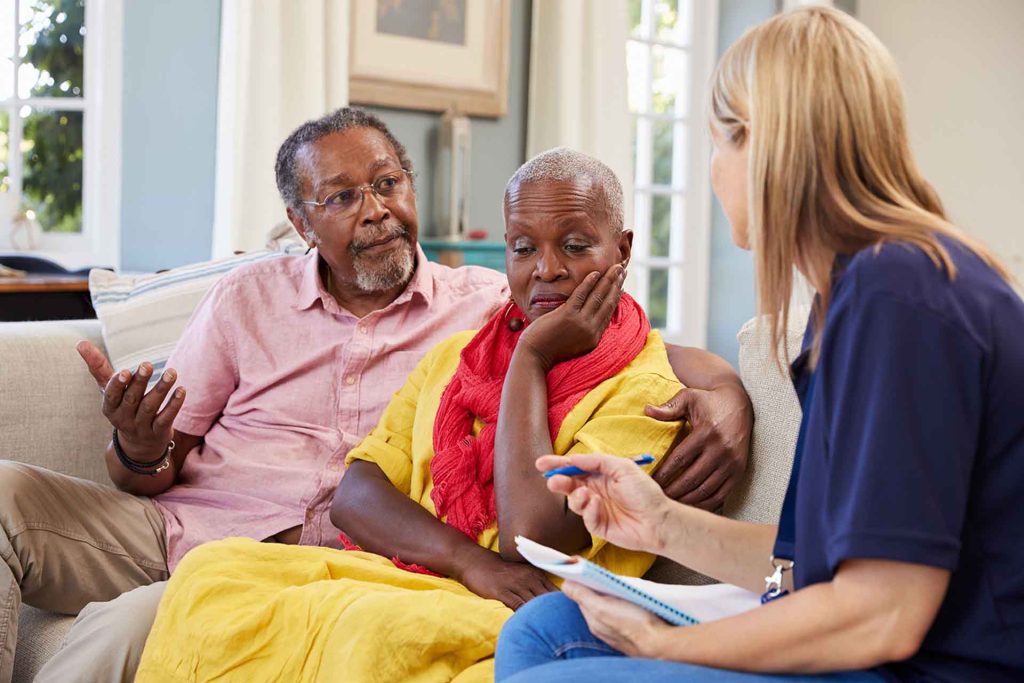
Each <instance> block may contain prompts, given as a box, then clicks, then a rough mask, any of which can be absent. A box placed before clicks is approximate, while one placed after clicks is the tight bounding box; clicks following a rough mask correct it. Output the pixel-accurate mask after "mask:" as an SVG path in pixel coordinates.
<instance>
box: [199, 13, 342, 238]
mask: <svg viewBox="0 0 1024 683" xmlns="http://www.w3.org/2000/svg"><path fill="white" fill-rule="evenodd" d="M348 26H349V0H301V1H296V0H222V5H221V49H220V74H219V85H218V91H219V93H218V99H217V180H216V195H215V208H214V228H213V256H214V257H219V256H224V255H227V254H230V253H232V252H233V251H236V250H242V251H249V250H253V249H259V248H261V247H262V246H263V245H264V243H265V241H266V235H267V233H268V231H269V230H270V229H271V227H273V226H274V224H275V223H278V222H280V221H281V220H282V219H284V218H285V213H284V206H283V205H282V203H281V200H280V198H279V196H278V194H277V186H276V184H275V182H274V160H275V157H276V154H277V148H278V146H279V145H280V144H281V142H283V141H284V138H285V137H286V136H287V135H288V133H290V132H291V131H292V130H293V129H294V128H295V127H296V126H298V125H299V124H300V123H302V122H303V121H305V120H307V119H309V118H313V117H316V116H319V115H321V114H323V113H325V112H327V111H329V110H331V109H335V108H337V107H341V106H344V105H345V104H347V103H348Z"/></svg>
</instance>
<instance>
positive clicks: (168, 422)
mask: <svg viewBox="0 0 1024 683" xmlns="http://www.w3.org/2000/svg"><path fill="white" fill-rule="evenodd" d="M183 405H185V387H178V388H177V389H175V390H174V393H173V394H171V400H170V401H168V402H167V405H165V406H164V408H163V410H161V411H160V412H159V413H157V416H156V417H155V418H153V433H154V434H161V433H165V432H169V431H170V430H171V428H172V426H173V425H174V418H176V417H178V412H179V411H180V410H181V407H182V406H183Z"/></svg>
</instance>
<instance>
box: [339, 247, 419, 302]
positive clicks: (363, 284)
mask: <svg viewBox="0 0 1024 683" xmlns="http://www.w3.org/2000/svg"><path fill="white" fill-rule="evenodd" d="M402 246H403V248H402V249H394V250H392V251H389V252H387V253H385V254H382V255H381V256H370V255H367V254H363V253H361V254H357V255H355V257H354V258H353V259H352V267H353V269H354V270H355V274H356V281H355V285H356V287H358V288H359V289H360V290H362V291H364V292H383V291H385V290H388V289H393V288H395V287H398V286H399V285H404V284H405V283H407V282H408V281H409V278H411V277H412V271H413V268H414V267H415V265H416V262H415V259H414V258H413V249H412V245H410V244H409V243H408V242H405V243H404V244H403V245H402Z"/></svg>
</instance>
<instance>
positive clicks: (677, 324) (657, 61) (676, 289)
mask: <svg viewBox="0 0 1024 683" xmlns="http://www.w3.org/2000/svg"><path fill="white" fill-rule="evenodd" d="M717 4H718V3H713V2H697V1H696V0H629V21H630V27H629V29H630V33H629V40H628V41H627V44H626V59H627V74H628V88H629V108H630V111H631V113H632V115H633V126H634V127H633V161H634V169H635V175H634V195H633V210H634V215H633V229H634V233H635V235H634V243H633V259H632V261H631V265H630V270H631V271H633V278H634V280H633V283H634V284H633V287H632V293H633V295H634V297H635V298H636V299H637V300H638V301H639V302H640V303H641V304H642V305H643V306H644V308H645V309H646V310H647V312H648V315H649V316H650V318H651V324H652V325H653V326H654V327H657V328H660V329H662V330H664V332H665V336H666V337H667V338H668V339H670V340H672V341H676V342H681V343H685V344H692V345H696V346H704V344H705V342H706V329H707V277H708V276H707V273H708V250H709V243H710V240H709V232H710V223H711V219H710V187H709V182H708V154H709V150H708V144H709V143H708V139H707V133H706V130H707V126H706V124H705V121H704V118H705V113H704V98H705V96H706V82H707V79H708V75H709V74H710V72H711V66H712V64H713V59H714V45H715V40H714V36H715V34H716V31H717V28H716V20H717V16H715V14H714V13H715V11H716V10H715V8H716V6H717Z"/></svg>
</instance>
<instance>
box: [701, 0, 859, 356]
mask: <svg viewBox="0 0 1024 683" xmlns="http://www.w3.org/2000/svg"><path fill="white" fill-rule="evenodd" d="M835 5H836V7H838V8H839V9H841V10H843V11H844V12H848V13H850V14H853V15H856V13H857V0H835ZM781 9H782V2H781V0H720V4H719V6H718V17H719V19H718V20H719V23H718V54H719V56H721V55H722V53H723V52H725V51H726V49H728V47H729V46H730V45H732V44H733V43H734V42H735V41H736V39H737V38H739V37H740V35H742V34H743V32H744V31H746V30H747V29H748V28H751V27H752V26H755V25H756V24H759V23H760V22H762V21H764V20H765V19H768V18H769V17H771V16H772V15H773V14H775V13H776V12H777V11H779V10H781ZM708 296H709V299H710V300H709V302H708V349H709V350H710V351H712V352H714V353H717V354H718V355H719V356H722V357H723V358H725V359H726V360H728V361H729V362H730V363H732V364H733V365H734V366H736V365H738V360H737V358H738V354H739V343H738V342H737V341H736V333H737V332H739V329H740V326H741V325H743V323H745V322H746V321H747V320H749V319H750V318H751V317H753V315H754V313H755V311H756V310H757V300H756V293H755V290H754V261H753V258H752V256H751V254H750V252H748V251H744V250H742V249H740V248H739V247H737V246H736V245H734V244H733V243H732V237H731V236H730V229H729V221H727V220H726V219H725V214H724V213H722V207H721V205H720V204H719V203H718V199H717V198H715V199H714V203H713V208H712V215H711V269H710V286H709V294H708Z"/></svg>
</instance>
